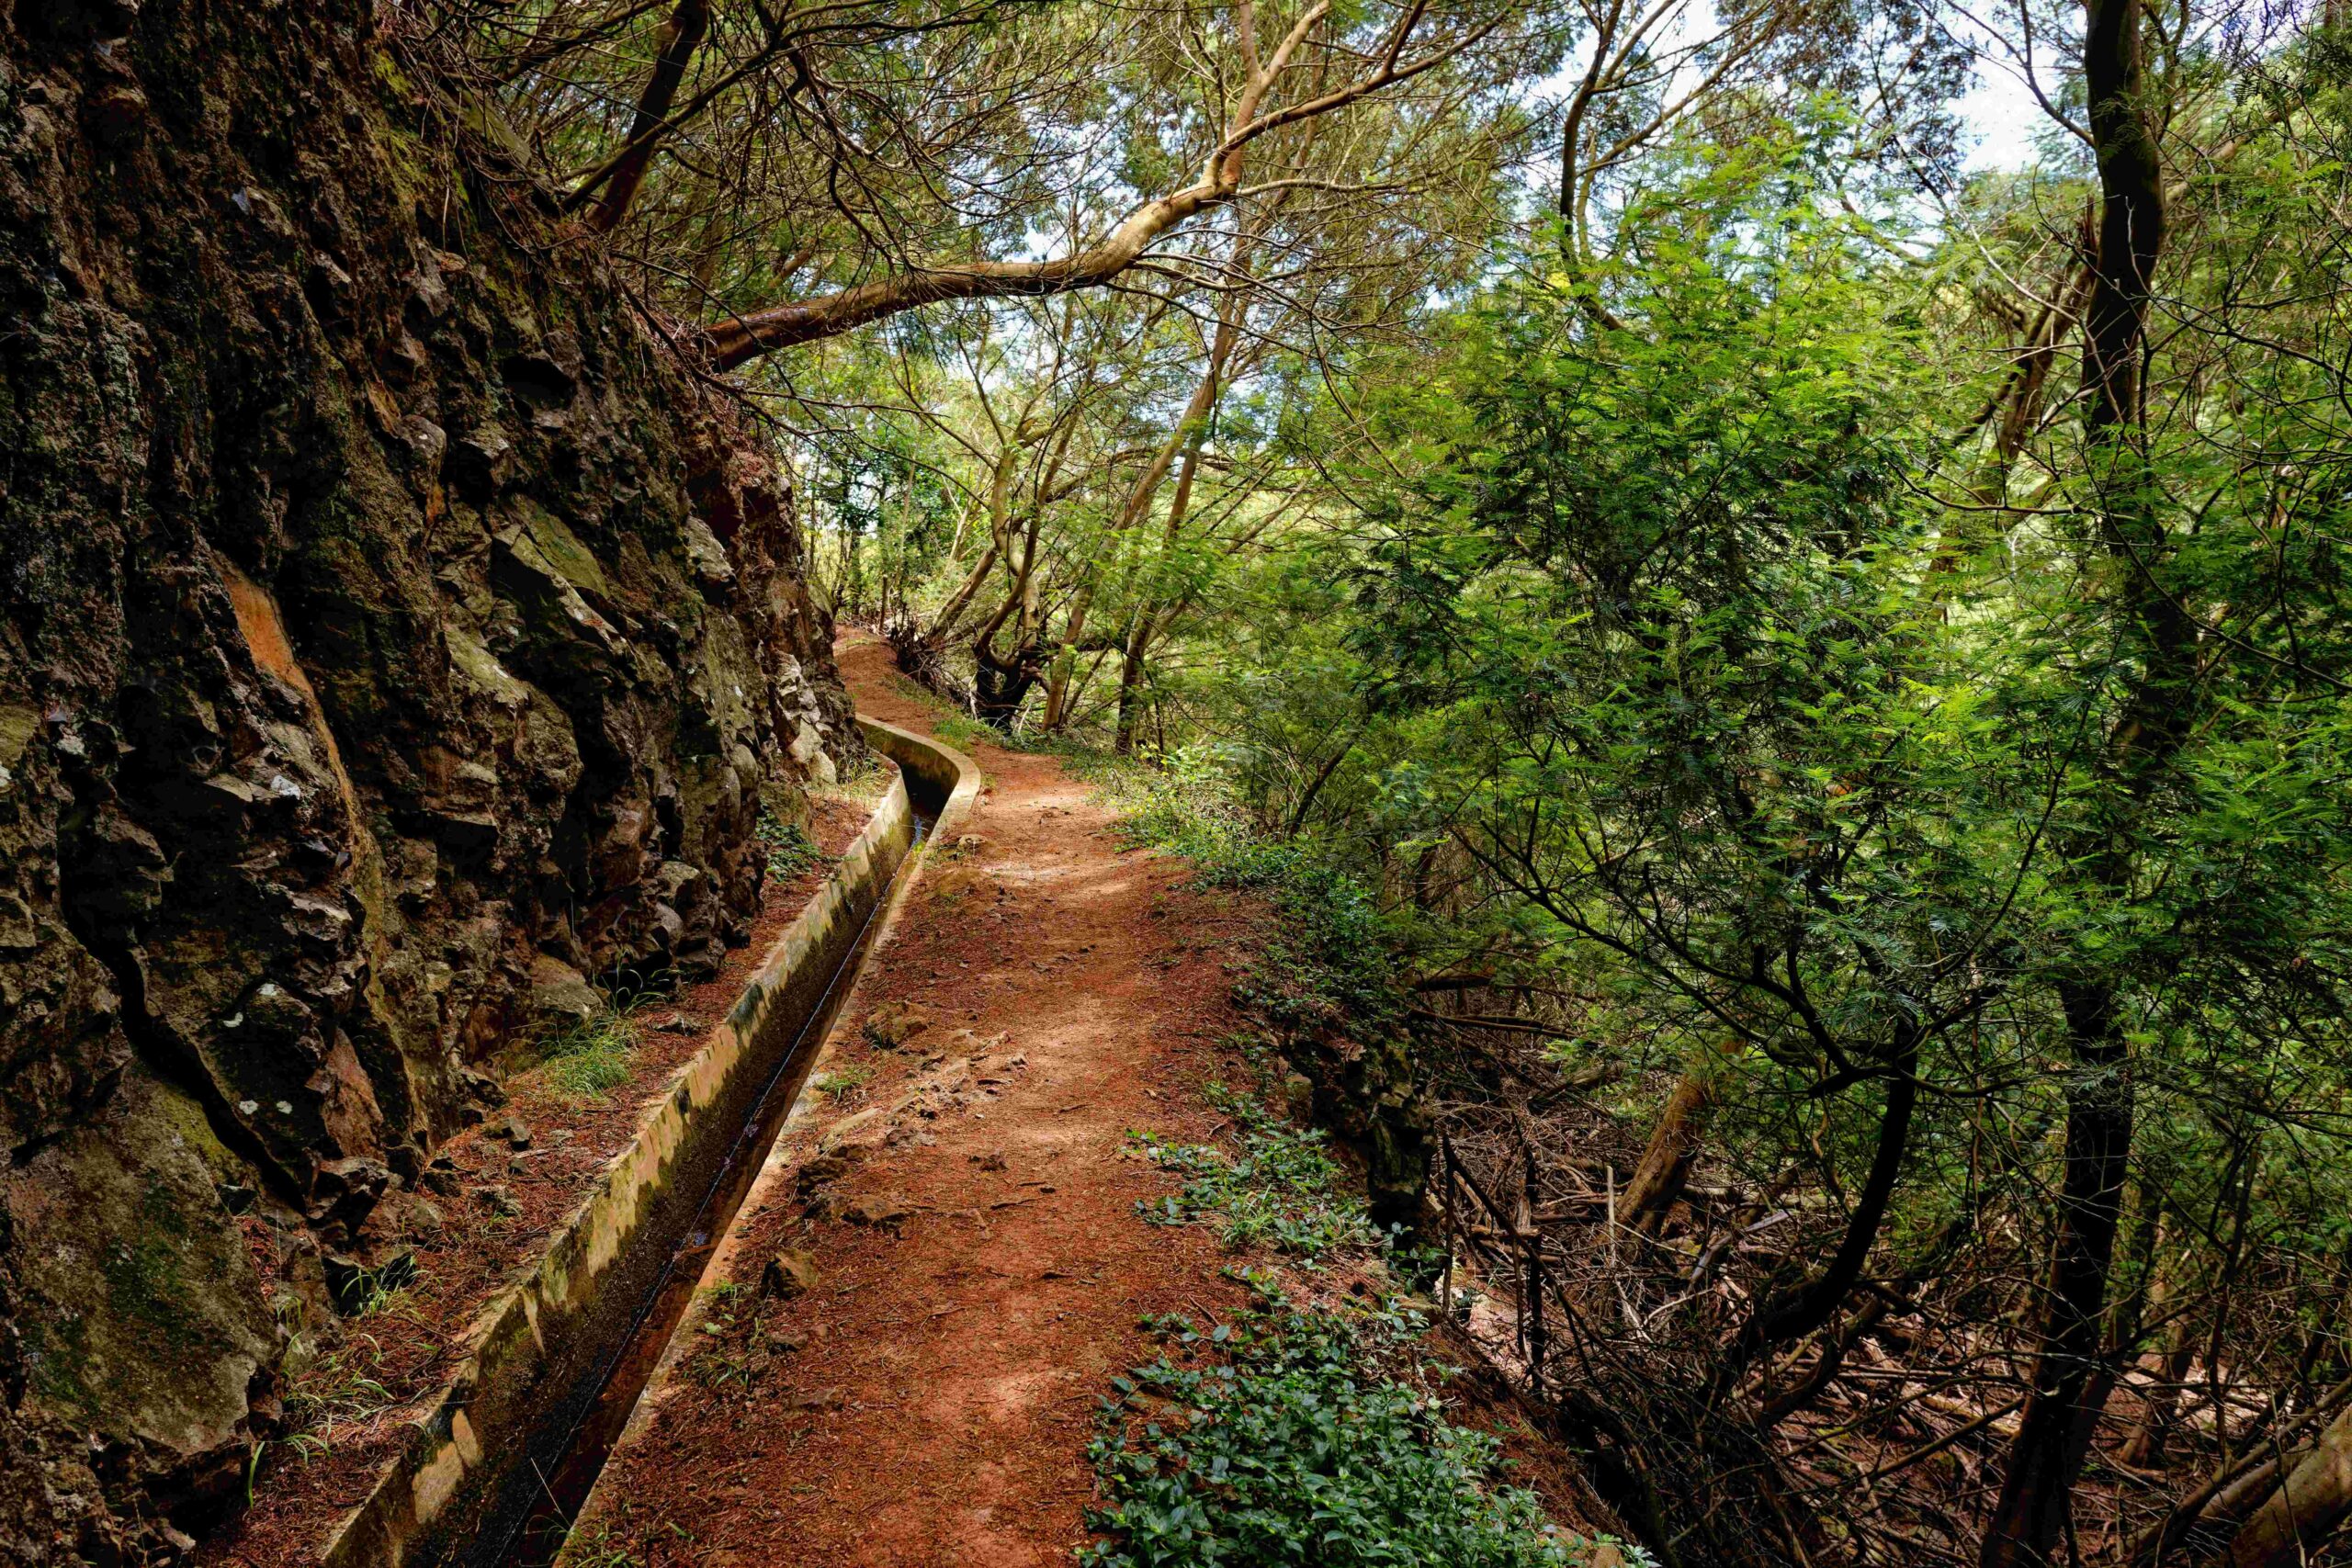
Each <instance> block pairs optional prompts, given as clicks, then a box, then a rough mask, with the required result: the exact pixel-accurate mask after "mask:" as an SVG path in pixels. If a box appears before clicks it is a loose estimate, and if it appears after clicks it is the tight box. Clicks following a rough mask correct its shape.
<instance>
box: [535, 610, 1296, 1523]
mask: <svg viewBox="0 0 2352 1568" xmlns="http://www.w3.org/2000/svg"><path fill="white" fill-rule="evenodd" d="M841 653H842V671H843V673H844V675H845V676H846V677H847V678H848V681H849V683H850V686H851V689H852V690H853V691H854V693H855V694H856V696H857V700H858V705H859V706H860V707H861V708H862V709H863V710H865V712H867V713H869V714H873V715H875V716H878V717H881V718H885V719H888V720H889V721H891V722H892V723H895V724H899V725H901V726H904V727H906V728H911V729H915V730H918V731H922V732H925V733H928V732H929V731H930V728H931V724H932V719H933V710H932V709H931V708H929V707H928V706H926V705H924V704H922V702H921V701H919V700H916V699H915V698H914V697H912V696H911V695H910V694H909V692H908V691H907V689H906V688H905V687H904V686H903V685H901V684H900V683H899V681H898V679H897V677H896V676H895V674H894V673H893V671H892V670H891V667H890V664H889V660H888V650H887V649H884V648H883V647H882V646H881V645H879V644H877V643H875V642H872V641H870V640H854V641H848V642H845V643H844V644H843V646H842V649H841ZM969 750H970V751H971V753H972V755H973V756H974V759H975V761H978V763H979V765H980V767H981V768H982V770H983V771H984V773H986V775H987V782H988V786H989V787H988V788H987V790H986V792H985V793H984V794H983V795H982V796H981V798H980V800H979V801H978V805H977V808H976V809H975V811H974V812H973V814H972V816H971V818H970V819H969V820H968V821H967V823H966V824H965V825H964V827H963V828H962V829H961V831H962V832H963V833H965V834H970V835H977V836H978V839H979V840H981V841H980V842H979V844H978V845H977V846H967V848H966V849H965V850H963V851H961V852H955V853H948V852H947V851H948V850H949V849H950V848H951V846H944V845H943V846H940V847H939V848H940V851H941V852H938V853H934V854H933V856H932V858H931V859H930V861H929V863H928V864H927V865H926V867H925V868H924V871H923V874H922V880H921V881H920V882H919V883H918V884H917V886H915V888H914V890H913V893H912V896H911V897H910V900H909V901H908V903H907V905H906V906H905V907H904V908H902V909H901V910H900V912H899V918H898V920H897V923H896V926H895V927H894V929H893V930H892V931H891V933H890V934H889V936H888V940H887V942H886V943H885V945H884V946H883V947H882V948H881V949H880V950H879V951H878V952H877V953H876V956H875V958H874V960H873V961H872V964H871V966H870V967H869V969H868V971H867V974H866V976H865V980H864V981H863V982H862V984H861V986H860V987H859V989H858V992H857V993H856V995H855V996H854V998H852V1000H851V1003H850V1006H849V1008H848V1010H846V1011H845V1013H844V1015H843V1018H842V1023H841V1025H840V1026H839V1027H838V1028H837V1029H836V1032H835V1034H834V1037H833V1042H832V1045H831V1054H830V1055H828V1056H827V1057H826V1058H825V1059H824V1060H823V1061H822V1062H820V1064H819V1066H818V1067H817V1069H816V1078H815V1080H814V1082H813V1083H812V1087H811V1088H810V1089H809V1091H808V1092H807V1093H806V1094H805V1095H804V1106H805V1107H806V1109H805V1110H804V1111H803V1113H802V1114H800V1115H799V1116H797V1117H796V1118H795V1120H794V1121H793V1122H792V1123H791V1124H790V1125H789V1126H788V1128H787V1129H786V1134H784V1136H783V1137H782V1138H781V1139H779V1141H778V1145H777V1153H776V1155H775V1158H774V1159H773V1160H772V1161H771V1165H770V1168H769V1170H768V1173H767V1175H766V1176H765V1177H764V1178H763V1183H762V1186H761V1188H760V1190H758V1191H756V1192H755V1193H754V1195H753V1198H752V1201H751V1203H750V1204H748V1205H747V1207H746V1210H745V1216H744V1218H743V1220H742V1221H741V1222H739V1224H738V1228H737V1234H736V1235H735V1237H734V1239H733V1241H732V1243H731V1245H730V1248H729V1251H730V1254H731V1256H729V1257H727V1258H724V1259H723V1260H722V1262H721V1264H720V1265H719V1269H718V1271H719V1272H720V1273H723V1274H725V1275H726V1276H727V1277H728V1280H729V1287H728V1288H727V1289H724V1290H722V1291H721V1292H718V1293H716V1294H715V1295H708V1296H707V1298H706V1300H707V1311H708V1316H707V1319H706V1320H705V1321H704V1322H702V1323H701V1324H698V1325H697V1324H694V1323H691V1322H690V1324H689V1325H688V1330H687V1334H686V1336H685V1341H686V1342H685V1345H684V1347H683V1348H681V1349H680V1350H678V1351H677V1352H675V1353H674V1356H673V1371H672V1372H671V1374H670V1376H669V1379H668V1382H667V1383H666V1385H665V1386H664V1387H663V1388H662V1391H661V1393H659V1394H658V1396H657V1397H656V1399H655V1400H654V1402H653V1403H652V1404H650V1407H649V1410H648V1411H646V1412H640V1416H639V1426H638V1427H637V1429H636V1430H635V1431H634V1432H633V1433H632V1434H631V1436H630V1437H629V1438H628V1440H627V1441H626V1442H625V1444H624V1445H623V1447H622V1449H621V1450H620V1451H619V1452H618V1453H617V1454H616V1456H615V1458H614V1460H613V1461H612V1465H611V1467H610V1468H609V1469H608V1470H607V1472H606V1473H605V1479H604V1482H603V1483H602V1485H601V1486H600V1488H599V1491H598V1494H597V1499H596V1503H595V1505H594V1508H593V1509H592V1517H590V1518H589V1519H588V1520H587V1521H585V1522H584V1524H583V1526H582V1530H581V1531H580V1532H579V1533H578V1534H577V1535H576V1536H575V1538H574V1543H573V1553H574V1561H577V1562H595V1561H598V1560H599V1558H598V1555H597V1553H598V1551H599V1550H600V1549H602V1550H605V1551H610V1550H611V1549H624V1550H627V1551H629V1552H630V1553H632V1554H633V1555H634V1556H635V1557H636V1558H637V1560H638V1561H639V1562H646V1563H648V1564H649V1568H650V1565H655V1564H666V1563H689V1562H692V1563H715V1564H737V1565H741V1568H754V1565H765V1564H786V1563H795V1564H797V1563H810V1564H820V1563H821V1564H833V1563H841V1564H859V1565H866V1564H872V1565H876V1568H881V1565H893V1568H900V1565H903V1568H915V1565H923V1568H930V1565H935V1564H957V1565H970V1568H1014V1565H1020V1568H1031V1565H1043V1564H1047V1563H1055V1564H1062V1563H1067V1562H1069V1560H1070V1552H1071V1550H1072V1548H1073V1547H1074V1546H1076V1545H1077V1544H1079V1543H1080V1542H1081V1541H1082V1540H1085V1539H1086V1535H1085V1531H1084V1529H1083V1527H1082V1524H1081V1512H1082V1509H1083V1508H1084V1506H1085V1505H1086V1503H1087V1501H1088V1499H1089V1498H1090V1496H1091V1491H1092V1485H1091V1472H1090V1470H1089V1468H1088V1465H1087V1462H1086V1459H1085V1449H1086V1444H1087V1440H1088V1438H1089V1437H1090V1436H1091V1433H1092V1430H1093V1419H1094V1411H1095V1408H1096V1404H1097V1401H1098V1400H1099V1399H1100V1397H1101V1395H1102V1394H1103V1392H1104V1390H1105V1387H1106V1384H1107V1380H1108V1378H1109V1377H1110V1376H1111V1375H1112V1374H1114V1372H1116V1371H1120V1370H1122V1369H1123V1368H1125V1366H1127V1365H1129V1364H1131V1363H1133V1362H1135V1361H1137V1360H1140V1359H1149V1357H1150V1356H1151V1354H1152V1353H1153V1347H1152V1346H1151V1344H1150V1343H1149V1341H1148V1338H1147V1337H1146V1336H1145V1334H1144V1333H1143V1332H1142V1331H1141V1330H1140V1328H1139V1327H1138V1325H1137V1319H1138V1317H1139V1316H1141V1315H1142V1314H1147V1313H1165V1312H1184V1313H1190V1314H1193V1315H1196V1316H1197V1315H1199V1314H1200V1313H1201V1312H1202V1311H1203V1310H1206V1311H1208V1312H1211V1313H1214V1314H1216V1315H1217V1316H1219V1317H1223V1316H1224V1315H1225V1314H1227V1312H1228V1311H1229V1310H1230V1309H1231V1308H1232V1307H1233V1306H1234V1305H1235V1304H1237V1303H1238V1301H1239V1299H1240V1292H1239V1290H1238V1287H1236V1286H1235V1285H1233V1284H1232V1283H1231V1282H1230V1281H1228V1280H1226V1279H1225V1278H1223V1277H1222V1274H1221V1269H1222V1267H1223V1265H1224V1264H1225V1263H1226V1262H1227V1261H1228V1259H1227V1258H1224V1257H1223V1256H1222V1255H1220V1254H1219V1253H1218V1252H1217V1250H1216V1245H1215V1243H1214V1241H1213V1239H1212V1238H1211V1237H1210V1236H1209V1235H1208V1234H1207V1233H1206V1231H1205V1230H1204V1229H1203V1228H1200V1227H1190V1228H1184V1229H1175V1230H1170V1229H1161V1228H1155V1227H1153V1226H1151V1225H1148V1224H1144V1223H1143V1222H1141V1221H1140V1220H1138V1219H1137V1218H1136V1214H1135V1206H1136V1201H1137V1200H1139V1199H1152V1198H1156V1197H1158V1196H1159V1194H1161V1193H1163V1192H1166V1191H1168V1190H1170V1185H1171V1183H1170V1178H1169V1177H1167V1176H1166V1175H1164V1174H1162V1173H1160V1172H1159V1171H1158V1170H1157V1169H1155V1168H1153V1167H1152V1166H1151V1165H1150V1164H1148V1162H1146V1161H1144V1160H1142V1159H1140V1158H1138V1157H1137V1156H1136V1154H1135V1153H1134V1152H1133V1151H1132V1150H1131V1149H1130V1148H1129V1147H1128V1146H1127V1138H1126V1134H1127V1133H1128V1132H1129V1130H1131V1129H1136V1128H1149V1129H1152V1130H1155V1131H1158V1132H1160V1133H1163V1134H1171V1135H1175V1136H1180V1137H1183V1138H1186V1139H1188V1140H1192V1139H1202V1138H1205V1137H1208V1136H1210V1135H1212V1134H1213V1133H1214V1132H1215V1130H1216V1117H1215V1116H1214V1114H1213V1113H1211V1112H1209V1111H1206V1110H1205V1109H1204V1107H1203V1105H1202V1101H1201V1099H1200V1096H1199V1094H1198V1093H1197V1089H1198V1087H1199V1086H1200V1084H1201V1083H1202V1082H1203V1081H1204V1079H1205V1078H1208V1077H1215V1076H1216V1075H1217V1074H1219V1073H1220V1072H1230V1071H1231V1065H1230V1058H1229V1057H1227V1055H1226V1054H1225V1053H1224V1052H1223V1051H1222V1050H1220V1049H1219V1048H1218V1047H1217V1045H1216V1041H1217V1040H1218V1039H1219V1038H1221V1037H1222V1036H1224V1035H1226V1034H1227V1033H1228V1032H1232V1031H1233V1030H1235V1029H1237V1028H1238V1027H1239V1021H1238V1020H1237V1019H1236V1018H1235V1017H1234V1016H1233V1014H1232V1011H1231V1008H1230V1004H1229V1002H1228V1000H1227V996H1228V992H1229V989H1230V987H1231V983H1232V976H1231V975H1230V974H1229V973H1228V972H1227V957H1228V952H1227V950H1228V949H1229V947H1230V945H1231V944H1232V943H1234V942H1238V941H1243V940H1246V939H1247V937H1248V936H1249V934H1250V930H1251V928H1252V927H1253V926H1254V924H1255V922H1256V920H1257V919H1259V918H1260V917H1259V916H1257V915H1256V914H1254V913H1253V912H1252V911H1251V910H1250V909H1248V908H1242V907H1239V906H1237V905H1233V904H1229V903H1228V902H1227V901H1226V900H1224V899H1222V898H1221V897H1216V896H1213V895H1201V894H1193V893H1189V892H1184V891H1181V890H1178V889H1177V887H1176V885H1177V884H1178V883H1180V882H1181V881H1182V878H1183V875H1184V872H1183V868H1182V865H1181V864H1180V863H1176V862H1174V861H1172V860H1169V859H1165V858H1162V857H1159V856H1155V855H1148V854H1140V853H1134V852H1122V850H1121V849H1120V847H1119V845H1118V843H1117V841H1116V840H1115V839H1114V836H1113V835H1112V833H1111V831H1110V828H1111V822H1112V818H1111V814H1110V813H1109V812H1108V811H1107V810H1106V809H1104V808H1103V807H1100V806H1097V805H1095V804H1093V803H1092V802H1091V800H1090V799H1089V792H1088V790H1087V788H1086V786H1085V785H1083V784H1080V783H1078V782H1077V781H1075V780H1072V779H1071V778H1069V776H1068V775H1067V774H1066V773H1064V772H1063V770H1062V768H1061V766H1060V765H1059V764H1058V763H1057V762H1056V761H1052V760H1050V759H1046V758H1041V757H1033V756H1026V755H1023V754H1020V753H1015V752H1009V751H1005V750H1000V749H997V748H995V747H990V746H985V745H982V746H977V747H973V748H969ZM889 1004H898V1007H897V1008H892V1009H891V1010H890V1011H886V1012H883V1013H882V1017H883V1019H885V1020H888V1019H889V1018H891V1017H892V1016H894V1014H896V1013H897V1011H898V1010H899V1009H900V1008H903V1007H906V1006H910V1005H911V1006H914V1007H918V1008H921V1009H923V1010H927V1011H928V1013H929V1014H930V1016H931V1020H932V1021H931V1022H930V1024H929V1026H928V1027H927V1028H924V1029H923V1030H922V1031H921V1032H919V1033H917V1034H916V1035H915V1036H914V1037H913V1038H911V1039H910V1040H908V1041H906V1042H905V1043H903V1044H902V1045H900V1046H899V1047H897V1048H884V1047H881V1046H878V1045H876V1043H874V1042H873V1040H872V1039H870V1038H869V1037H868V1036H867V1035H866V1033H865V1032H864V1031H863V1029H862V1025H863V1023H864V1022H865V1021H866V1020H868V1019H872V1018H874V1017H875V1016H876V1011H877V1010H881V1009H884V1008H886V1006H888V1005H889ZM918 1017H919V1018H920V1017H921V1015H918ZM885 1032H888V1031H885ZM828 1084H831V1085H832V1086H833V1088H832V1091H831V1092H826V1091H825V1089H824V1086H826V1085H828ZM779 1249H792V1250H796V1251H799V1252H803V1253H805V1254H807V1255H808V1258H809V1260H810V1261H812V1262H813V1264H814V1273H815V1278H814V1282H813V1285H812V1286H810V1288H809V1289H807V1290H806V1291H804V1292H801V1293H798V1294H797V1295H794V1296H792V1297H791V1298H790V1299H788V1300H779V1299H777V1298H776V1297H775V1296H774V1295H763V1294H762V1293H761V1286H760V1279H761V1274H762V1269H763V1266H764V1265H765V1264H766V1263H767V1261H768V1260H769V1259H770V1258H774V1257H775V1254H776V1253H777V1252H778V1251H779Z"/></svg>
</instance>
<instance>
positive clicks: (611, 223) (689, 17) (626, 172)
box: [588, 0, 710, 233]
mask: <svg viewBox="0 0 2352 1568" xmlns="http://www.w3.org/2000/svg"><path fill="white" fill-rule="evenodd" d="M709 30H710V0H678V8H677V9H676V10H674V11H673V12H671V13H670V19H669V21H668V22H666V23H665V24H663V26H662V52H661V53H660V54H659V55H658V56H657V57H656V58H655V60H654V62H653V74H652V75H650V77H648V78H647V79H646V83H645V91H644V93H643V94H642V95H640V96H639V98H638V100H637V113H636V115H635V116H634V117H633V118H631V119H630V122H629V128H628V142H627V143H626V144H625V146H624V148H623V150H622V152H621V154H620V156H619V157H617V158H616V159H615V160H614V161H613V163H612V164H610V165H609V167H610V170H611V172H610V173H609V174H607V175H605V180H604V195H603V196H602V197H600V198H599V199H598V201H597V203H596V208H595V210H594V211H593V212H591V213H590V214H589V215H588V226H589V227H590V228H592V229H594V230H596V231H598V232H599V233H610V232H611V231H613V230H614V229H616V228H618V227H619V226H620V221H621V220H622V219H624V218H626V217H628V209H629V206H630V204H631V203H632V202H634V201H636V199H637V192H638V187H639V186H642V185H643V184H644V183H645V172H646V171H647V170H648V169H650V168H651V167H652V166H653V150H654V148H655V147H657V146H658V145H660V143H661V140H662V138H661V130H662V121H663V120H664V119H665V118H668V116H669V113H670V106H671V104H672V103H673V102H675V101H676V99H677V96H678V86H679V84H681V83H683V82H684V80H685V79H686V63H687V62H689V61H691V60H692V59H693V58H694V52H695V50H696V49H698V48H700V47H701V45H702V36H703V34H704V33H706V32H707V31H709Z"/></svg>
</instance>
